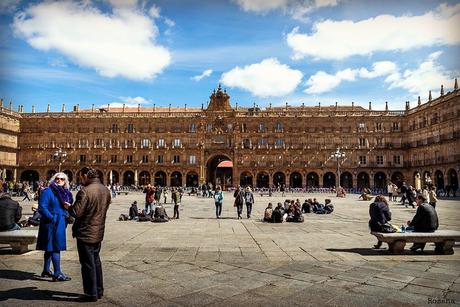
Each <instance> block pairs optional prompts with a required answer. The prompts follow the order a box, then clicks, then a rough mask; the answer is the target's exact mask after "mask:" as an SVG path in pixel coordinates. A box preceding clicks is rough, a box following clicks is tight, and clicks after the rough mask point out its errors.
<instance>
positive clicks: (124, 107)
mask: <svg viewBox="0 0 460 307" xmlns="http://www.w3.org/2000/svg"><path fill="white" fill-rule="evenodd" d="M123 113H125V104H123Z"/></svg>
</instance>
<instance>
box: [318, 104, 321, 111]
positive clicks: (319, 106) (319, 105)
mask: <svg viewBox="0 0 460 307" xmlns="http://www.w3.org/2000/svg"><path fill="white" fill-rule="evenodd" d="M318 108H319V109H320V110H321V102H318Z"/></svg>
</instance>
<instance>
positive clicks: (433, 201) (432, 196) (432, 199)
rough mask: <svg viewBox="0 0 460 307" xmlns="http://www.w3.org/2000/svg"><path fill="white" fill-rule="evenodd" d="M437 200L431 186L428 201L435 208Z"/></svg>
mask: <svg viewBox="0 0 460 307" xmlns="http://www.w3.org/2000/svg"><path fill="white" fill-rule="evenodd" d="M437 202H438V197H437V196H436V188H435V187H434V186H432V187H431V188H430V191H428V203H429V204H430V205H432V206H433V208H436V203H437Z"/></svg>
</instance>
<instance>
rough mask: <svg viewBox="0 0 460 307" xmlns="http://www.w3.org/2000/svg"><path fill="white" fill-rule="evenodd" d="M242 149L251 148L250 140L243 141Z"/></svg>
mask: <svg viewBox="0 0 460 307" xmlns="http://www.w3.org/2000/svg"><path fill="white" fill-rule="evenodd" d="M243 148H246V149H249V148H251V140H250V139H243Z"/></svg>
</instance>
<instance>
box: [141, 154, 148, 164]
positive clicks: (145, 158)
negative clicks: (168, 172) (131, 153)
mask: <svg viewBox="0 0 460 307" xmlns="http://www.w3.org/2000/svg"><path fill="white" fill-rule="evenodd" d="M142 163H149V156H148V155H144V156H142Z"/></svg>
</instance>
